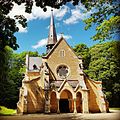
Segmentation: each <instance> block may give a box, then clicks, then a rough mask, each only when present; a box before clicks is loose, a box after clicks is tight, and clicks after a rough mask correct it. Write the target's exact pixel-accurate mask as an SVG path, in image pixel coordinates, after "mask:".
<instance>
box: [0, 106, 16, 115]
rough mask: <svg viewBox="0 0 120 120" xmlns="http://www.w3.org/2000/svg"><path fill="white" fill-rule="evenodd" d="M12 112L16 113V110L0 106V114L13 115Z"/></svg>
mask: <svg viewBox="0 0 120 120" xmlns="http://www.w3.org/2000/svg"><path fill="white" fill-rule="evenodd" d="M14 114H16V110H14V109H8V108H6V107H4V106H0V115H14Z"/></svg>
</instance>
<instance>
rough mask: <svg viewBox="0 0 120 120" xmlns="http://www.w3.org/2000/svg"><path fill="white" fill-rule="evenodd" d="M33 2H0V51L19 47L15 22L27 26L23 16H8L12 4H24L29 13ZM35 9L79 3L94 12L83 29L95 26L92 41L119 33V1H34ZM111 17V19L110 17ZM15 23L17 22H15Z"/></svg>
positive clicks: (16, 0)
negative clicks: (8, 47)
mask: <svg viewBox="0 0 120 120" xmlns="http://www.w3.org/2000/svg"><path fill="white" fill-rule="evenodd" d="M33 1H34V0H0V50H3V49H4V47H5V46H6V45H8V46H10V47H11V48H13V49H14V50H16V49H17V48H18V47H19V46H18V44H17V42H16V37H15V35H14V33H15V32H18V30H19V28H18V27H17V26H16V24H17V22H18V23H20V24H21V25H22V26H23V27H26V26H27V20H26V18H25V17H24V16H23V15H19V16H18V15H16V16H15V18H14V19H13V18H10V17H9V16H8V14H9V12H10V11H11V10H12V8H13V6H14V4H13V3H14V2H15V3H17V4H18V5H21V4H22V3H24V4H25V8H26V9H25V11H26V12H27V13H31V10H32V6H33ZM34 2H35V4H36V6H37V7H41V8H42V9H43V11H47V6H50V7H52V8H57V9H59V8H60V7H61V6H62V5H65V4H66V3H67V2H71V3H72V4H73V5H78V3H79V2H81V3H82V4H83V5H85V6H86V8H87V9H88V10H91V9H92V8H94V9H95V12H93V13H92V14H91V17H90V18H88V19H87V20H85V21H84V22H85V23H86V25H87V26H86V27H85V29H86V30H87V29H88V28H90V27H91V26H92V24H93V23H96V24H97V27H96V31H97V33H96V35H95V36H93V37H92V38H93V39H94V40H105V39H108V38H110V36H111V35H112V34H114V33H117V32H119V28H120V18H119V6H120V3H119V0H114V1H113V0H107V1H106V0H96V1H95V0H84V1H83V0H35V1H34ZM111 16H113V17H111ZM16 21H17V22H16Z"/></svg>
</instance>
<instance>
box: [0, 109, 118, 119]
mask: <svg viewBox="0 0 120 120" xmlns="http://www.w3.org/2000/svg"><path fill="white" fill-rule="evenodd" d="M0 120H120V111H117V110H114V111H111V113H95V114H81V113H77V114H73V113H66V114H50V115H48V114H27V115H14V116H0Z"/></svg>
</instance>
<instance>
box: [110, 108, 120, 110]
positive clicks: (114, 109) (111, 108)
mask: <svg viewBox="0 0 120 120" xmlns="http://www.w3.org/2000/svg"><path fill="white" fill-rule="evenodd" d="M110 110H120V108H110Z"/></svg>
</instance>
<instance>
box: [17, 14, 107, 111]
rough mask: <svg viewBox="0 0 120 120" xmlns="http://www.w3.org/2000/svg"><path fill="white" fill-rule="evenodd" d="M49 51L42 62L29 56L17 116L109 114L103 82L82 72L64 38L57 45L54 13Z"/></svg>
mask: <svg viewBox="0 0 120 120" xmlns="http://www.w3.org/2000/svg"><path fill="white" fill-rule="evenodd" d="M46 47H47V55H46V56H44V57H42V58H41V57H29V55H26V73H25V78H24V79H23V81H22V87H21V88H20V94H19V101H18V103H17V111H18V113H37V112H39V113H89V112H107V111H108V102H107V101H106V99H105V96H104V94H103V92H102V82H101V81H94V80H91V79H90V78H89V77H88V76H87V75H86V74H85V73H84V72H83V63H82V58H81V57H78V56H76V54H75V53H74V51H73V50H72V48H71V47H70V46H69V45H68V43H67V42H66V40H65V39H64V38H63V37H61V38H60V40H58V41H57V36H56V31H55V25H54V18H53V13H52V14H51V21H50V31H49V36H48V43H47V45H46Z"/></svg>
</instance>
